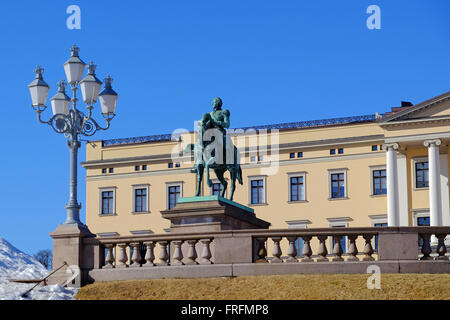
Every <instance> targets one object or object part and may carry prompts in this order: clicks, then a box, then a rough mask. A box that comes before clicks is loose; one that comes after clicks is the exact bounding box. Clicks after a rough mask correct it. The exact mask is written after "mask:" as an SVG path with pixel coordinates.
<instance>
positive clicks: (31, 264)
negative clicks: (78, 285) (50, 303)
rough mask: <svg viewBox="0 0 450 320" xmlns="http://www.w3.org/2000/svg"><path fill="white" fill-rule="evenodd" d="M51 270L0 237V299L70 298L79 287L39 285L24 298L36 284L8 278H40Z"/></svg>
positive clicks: (72, 297)
mask: <svg viewBox="0 0 450 320" xmlns="http://www.w3.org/2000/svg"><path fill="white" fill-rule="evenodd" d="M48 273H49V271H48V270H47V269H45V268H44V266H43V265H42V264H41V263H40V262H38V261H37V260H36V259H34V258H33V257H31V256H29V255H27V254H25V253H23V252H22V251H20V250H18V249H17V248H15V247H14V246H12V245H11V244H10V243H9V242H8V241H6V240H5V239H3V238H1V237H0V300H30V299H31V300H70V299H74V296H75V294H76V293H77V289H74V288H63V287H62V286H60V285H58V284H56V285H51V286H37V287H36V288H35V289H33V291H31V293H30V294H29V295H28V296H27V297H26V298H23V297H21V295H22V294H23V293H25V292H26V291H28V290H29V289H31V288H32V287H33V286H34V285H35V284H34V283H33V284H28V283H15V282H9V281H8V279H40V278H43V277H45V276H46V275H48Z"/></svg>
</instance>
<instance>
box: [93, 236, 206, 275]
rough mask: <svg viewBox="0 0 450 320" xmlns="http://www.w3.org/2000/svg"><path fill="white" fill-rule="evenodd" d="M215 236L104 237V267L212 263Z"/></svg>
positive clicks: (102, 241)
mask: <svg viewBox="0 0 450 320" xmlns="http://www.w3.org/2000/svg"><path fill="white" fill-rule="evenodd" d="M212 240H213V239H212V238H199V239H193V238H192V237H190V238H188V239H178V238H176V237H174V238H173V239H167V237H164V238H160V239H158V238H157V237H156V238H155V237H152V238H151V239H150V238H149V239H142V237H139V238H133V237H129V238H108V239H101V238H100V239H99V243H100V244H101V245H102V246H103V247H104V248H105V255H104V265H103V267H102V268H106V269H108V268H127V267H133V268H136V267H156V266H182V265H196V264H212V261H211V257H212V255H211V250H210V244H211V242H212ZM169 246H171V249H169ZM127 248H132V250H127ZM141 248H144V249H145V255H144V257H142V254H141ZM156 248H158V249H159V255H158V261H155V259H156V258H155V249H156ZM127 251H129V252H132V254H131V259H130V258H129V257H128V252H127ZM183 251H184V252H185V253H183ZM197 251H199V254H198V253H197ZM130 261H131V263H130Z"/></svg>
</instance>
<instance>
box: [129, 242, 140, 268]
mask: <svg viewBox="0 0 450 320" xmlns="http://www.w3.org/2000/svg"><path fill="white" fill-rule="evenodd" d="M130 246H132V247H133V255H132V256H131V261H133V263H132V264H131V267H133V268H136V267H140V266H141V260H142V257H141V250H140V248H141V244H140V243H139V242H133V243H130Z"/></svg>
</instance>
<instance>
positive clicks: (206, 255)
mask: <svg viewBox="0 0 450 320" xmlns="http://www.w3.org/2000/svg"><path fill="white" fill-rule="evenodd" d="M200 242H201V243H202V244H203V250H202V256H201V257H200V264H211V263H212V262H211V260H210V259H211V257H212V255H211V250H210V249H209V244H210V243H211V240H210V239H201V240H200Z"/></svg>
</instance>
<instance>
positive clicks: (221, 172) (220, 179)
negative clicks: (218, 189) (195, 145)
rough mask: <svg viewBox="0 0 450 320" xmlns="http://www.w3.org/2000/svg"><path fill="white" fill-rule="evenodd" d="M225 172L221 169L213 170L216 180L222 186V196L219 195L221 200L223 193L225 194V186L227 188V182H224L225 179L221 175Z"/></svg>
mask: <svg viewBox="0 0 450 320" xmlns="http://www.w3.org/2000/svg"><path fill="white" fill-rule="evenodd" d="M225 170H226V169H221V168H217V169H214V172H215V173H216V176H217V179H219V181H220V183H221V184H222V186H223V189H222V194H221V195H220V196H221V197H223V198H224V197H225V192H227V186H228V182H227V180H225V178H224V176H223V174H224V173H225Z"/></svg>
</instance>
